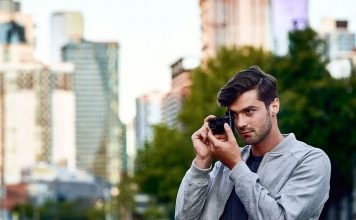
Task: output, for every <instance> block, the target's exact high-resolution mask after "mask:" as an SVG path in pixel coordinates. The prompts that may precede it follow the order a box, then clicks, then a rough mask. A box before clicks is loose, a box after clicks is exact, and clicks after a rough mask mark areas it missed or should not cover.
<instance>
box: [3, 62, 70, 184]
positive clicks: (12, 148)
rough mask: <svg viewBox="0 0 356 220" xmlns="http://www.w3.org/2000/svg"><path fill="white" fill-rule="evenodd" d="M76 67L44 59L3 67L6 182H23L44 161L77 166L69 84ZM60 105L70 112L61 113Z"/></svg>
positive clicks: (4, 164) (4, 171) (4, 173)
mask: <svg viewBox="0 0 356 220" xmlns="http://www.w3.org/2000/svg"><path fill="white" fill-rule="evenodd" d="M72 70H73V66H72V65H70V64H62V66H58V67H56V68H55V69H51V68H50V67H47V66H44V65H42V64H40V63H22V64H19V63H8V64H1V65H0V79H1V80H0V88H1V93H0V103H1V105H0V107H1V113H2V114H1V137H2V139H1V140H2V141H1V143H0V144H1V146H2V153H3V154H2V155H3V166H4V167H3V177H4V182H5V183H18V182H19V181H20V174H21V170H22V169H23V168H25V167H27V166H31V165H33V164H35V163H36V162H39V161H45V162H51V163H53V162H59V161H66V163H69V164H70V165H71V166H75V164H74V152H73V151H72V149H73V148H74V137H73V133H72V131H73V129H72V130H71V129H70V128H71V127H72V126H73V125H74V112H73V106H74V102H73V93H72V90H71V88H70V85H68V81H70V78H71V71H72ZM54 106H56V107H58V108H62V109H67V114H62V113H59V114H58V113H57V112H58V109H56V110H55V109H54V108H53V107H54ZM57 127H61V129H57ZM63 152H65V153H63ZM56 160H58V161H56Z"/></svg>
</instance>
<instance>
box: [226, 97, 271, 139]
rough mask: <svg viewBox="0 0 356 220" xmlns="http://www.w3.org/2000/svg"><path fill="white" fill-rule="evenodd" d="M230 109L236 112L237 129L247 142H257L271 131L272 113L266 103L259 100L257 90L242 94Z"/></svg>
mask: <svg viewBox="0 0 356 220" xmlns="http://www.w3.org/2000/svg"><path fill="white" fill-rule="evenodd" d="M229 109H230V110H231V111H232V112H233V113H234V121H235V128H236V131H237V132H238V134H239V136H240V137H241V139H242V140H243V141H244V142H245V144H251V145H253V144H257V143H259V142H261V141H262V140H263V139H264V138H265V137H266V135H268V134H269V132H270V131H271V128H272V121H271V115H270V113H269V111H268V110H267V109H266V106H265V104H264V103H263V102H262V101H260V100H258V98H257V91H256V90H250V91H247V92H245V93H243V94H242V95H240V96H239V97H238V98H237V99H236V100H235V101H234V102H233V103H232V104H231V105H230V106H229Z"/></svg>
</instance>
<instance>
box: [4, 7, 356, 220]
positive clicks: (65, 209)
mask: <svg viewBox="0 0 356 220" xmlns="http://www.w3.org/2000/svg"><path fill="white" fill-rule="evenodd" d="M251 65H258V66H260V67H261V68H262V69H263V70H265V71H266V72H267V73H270V74H272V75H274V76H275V77H276V78H277V80H278V84H279V95H280V99H281V110H280V113H279V116H278V117H279V124H280V127H281V130H282V132H283V133H288V132H294V133H295V134H296V136H297V137H298V139H300V140H302V141H305V142H307V143H308V144H310V145H313V146H316V147H319V148H322V149H323V150H324V151H325V152H326V153H327V154H328V155H329V157H330V159H331V162H332V178H331V191H330V198H329V200H328V202H327V203H326V205H325V207H324V210H323V213H322V215H321V217H320V219H327V220H334V219H335V220H352V219H356V153H355V152H356V130H355V124H356V111H355V109H356V2H355V1H354V0H338V1H336V0H325V1H322V0H250V1H243V0H199V1H198V0H180V1H178V0H172V1H164V0H154V1H143V0H130V1H128V0H117V1H113V0H102V1H99V2H98V1H94V0H91V1H86V2H83V1H79V0H76V1H74V0H61V1H59V0H46V1H43V0H22V1H16V0H0V219H1V220H10V219H11V220H20V219H21V220H25V219H26V220H30V219H31V220H39V219H41V220H42V219H44V220H94V219H95V220H98V219H100V220H101V219H103V220H116V219H122V220H132V219H137V220H141V219H142V220H144V219H155V220H156V219H159V220H163V219H173V215H174V205H175V197H176V193H177V190H178V187H179V184H180V181H181V179H182V177H183V175H184V173H185V172H186V170H187V169H188V168H189V167H190V165H191V161H192V159H193V158H194V152H193V147H192V144H191V142H190V137H191V134H192V133H193V132H194V131H195V130H197V129H198V128H199V127H200V126H201V123H202V121H203V118H205V116H206V115H209V114H215V115H222V114H223V113H224V109H221V108H219V107H218V106H217V102H216V94H217V92H218V90H219V88H220V87H221V86H223V85H224V84H225V82H226V81H227V80H228V79H229V78H231V76H232V75H233V74H234V73H236V72H237V71H239V70H241V69H244V68H247V67H249V66H251ZM240 144H241V145H242V143H240Z"/></svg>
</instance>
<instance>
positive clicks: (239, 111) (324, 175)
mask: <svg viewBox="0 0 356 220" xmlns="http://www.w3.org/2000/svg"><path fill="white" fill-rule="evenodd" d="M218 102H219V104H220V105H221V106H224V107H227V108H228V110H229V111H230V113H232V114H233V115H234V124H235V128H230V127H229V126H228V124H227V123H225V125H224V129H225V134H222V135H221V134H220V135H213V134H212V131H211V129H210V128H209V126H208V120H209V119H211V118H214V117H215V116H208V117H207V118H206V119H205V120H204V124H203V126H202V127H201V128H200V129H199V130H198V131H196V132H195V133H194V134H193V135H192V142H193V145H194V149H195V152H196V156H195V159H194V161H193V163H192V166H191V168H190V169H189V170H188V171H187V173H186V175H185V176H184V178H183V180H182V183H181V186H180V188H179V191H178V195H177V201H176V213H175V218H176V219H177V220H178V219H179V220H183V219H184V220H189V219H203V220H210V219H211V220H218V219H221V220H226V219H238V220H241V219H263V220H266V219H271V220H277V219H301V220H307V219H318V217H319V216H320V213H321V211H322V209H323V206H324V204H325V202H326V200H327V199H328V194H329V189H330V161H329V158H328V157H327V155H326V154H325V153H324V152H323V151H322V150H320V149H318V148H314V147H312V146H309V145H307V144H305V143H303V142H301V141H298V140H297V139H296V138H295V136H294V134H293V133H290V134H287V135H282V134H281V132H280V130H279V128H278V123H277V113H278V111H279V99H278V94H277V83H276V80H275V78H274V77H272V76H271V75H268V74H266V73H264V72H263V71H262V70H261V69H260V68H258V67H255V66H253V67H250V68H248V69H247V70H244V71H241V72H239V73H237V74H236V75H235V76H234V77H233V78H232V79H231V80H230V81H228V82H227V84H226V85H225V86H224V87H223V88H222V89H221V90H220V92H219V94H218ZM233 129H235V130H236V132H237V133H238V135H239V136H240V138H241V139H242V140H243V141H244V143H245V144H246V146H245V147H244V148H242V149H240V148H239V146H238V144H237V142H236V139H235V137H234V135H233V132H232V130H233ZM213 158H215V159H217V160H218V161H217V162H216V163H215V165H214V168H213V169H212V170H211V166H212V160H213Z"/></svg>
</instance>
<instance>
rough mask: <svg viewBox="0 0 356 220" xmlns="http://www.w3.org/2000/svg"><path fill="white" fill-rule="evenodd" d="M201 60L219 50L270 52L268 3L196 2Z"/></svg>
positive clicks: (262, 0) (263, 0) (238, 0)
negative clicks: (200, 41)
mask: <svg viewBox="0 0 356 220" xmlns="http://www.w3.org/2000/svg"><path fill="white" fill-rule="evenodd" d="M200 11H201V27H202V38H203V48H202V58H203V60H205V59H206V58H209V57H213V56H215V55H216V53H217V50H218V49H219V48H220V47H222V46H227V47H230V46H237V47H239V46H245V45H249V46H253V47H261V48H263V49H265V50H269V49H270V48H271V45H270V38H269V30H270V26H269V25H270V23H269V22H270V21H269V1H268V0H253V1H244V0H200Z"/></svg>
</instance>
